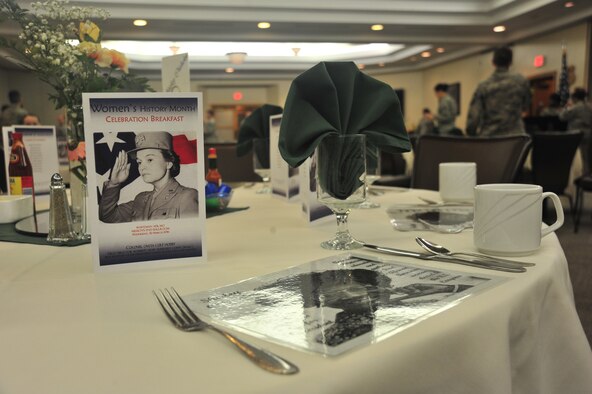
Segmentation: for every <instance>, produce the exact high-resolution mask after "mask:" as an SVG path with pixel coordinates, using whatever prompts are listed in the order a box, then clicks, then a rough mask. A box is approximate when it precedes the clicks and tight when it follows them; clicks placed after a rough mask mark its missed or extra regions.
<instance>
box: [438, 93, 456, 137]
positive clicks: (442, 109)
mask: <svg viewBox="0 0 592 394" xmlns="http://www.w3.org/2000/svg"><path fill="white" fill-rule="evenodd" d="M434 92H435V93H436V97H437V98H438V114H437V115H436V116H435V118H434V119H435V120H436V122H438V133H439V134H441V135H450V134H451V132H452V130H454V129H456V125H455V124H454V120H455V119H456V114H457V113H458V107H457V106H456V101H454V99H453V98H452V97H450V95H449V94H448V84H446V83H439V84H437V85H436V86H435V87H434Z"/></svg>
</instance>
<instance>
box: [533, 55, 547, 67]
mask: <svg viewBox="0 0 592 394" xmlns="http://www.w3.org/2000/svg"><path fill="white" fill-rule="evenodd" d="M533 64H534V66H535V67H537V68H538V67H543V66H544V65H545V55H536V56H535V57H534V62H533Z"/></svg>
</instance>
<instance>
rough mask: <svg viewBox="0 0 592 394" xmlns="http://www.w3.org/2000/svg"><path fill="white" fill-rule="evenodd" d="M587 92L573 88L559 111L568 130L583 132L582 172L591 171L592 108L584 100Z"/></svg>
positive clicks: (581, 146) (581, 145) (581, 143)
mask: <svg viewBox="0 0 592 394" xmlns="http://www.w3.org/2000/svg"><path fill="white" fill-rule="evenodd" d="M587 96H588V94H587V93H586V90H584V89H582V88H576V89H574V91H573V93H572V94H571V97H570V102H569V103H568V104H567V107H565V109H563V111H561V112H560V113H559V119H561V120H563V121H566V122H567V129H568V130H581V131H582V132H583V133H584V136H583V138H582V141H581V142H580V153H581V155H582V167H583V170H584V174H589V173H590V172H592V168H591V167H592V163H591V158H590V156H591V154H592V152H591V149H592V143H591V142H592V135H591V134H592V108H591V107H590V105H589V104H588V103H587V102H586V97H587Z"/></svg>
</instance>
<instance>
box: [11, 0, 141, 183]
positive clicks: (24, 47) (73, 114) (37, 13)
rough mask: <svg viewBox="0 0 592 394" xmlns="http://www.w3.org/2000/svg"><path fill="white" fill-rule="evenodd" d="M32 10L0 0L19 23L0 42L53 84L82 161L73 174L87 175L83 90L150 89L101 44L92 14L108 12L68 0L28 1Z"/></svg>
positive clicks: (13, 1) (72, 154) (74, 153)
mask: <svg viewBox="0 0 592 394" xmlns="http://www.w3.org/2000/svg"><path fill="white" fill-rule="evenodd" d="M31 8H32V10H33V11H30V10H28V9H24V8H22V7H20V6H19V5H18V4H17V2H16V0H0V16H1V17H2V19H3V20H5V19H8V20H12V21H14V22H16V23H18V25H19V26H20V28H21V30H22V31H21V32H20V34H19V36H18V39H16V40H9V39H6V38H0V45H2V46H4V47H8V48H10V49H12V50H13V52H14V53H15V56H16V58H17V59H18V60H20V61H21V63H22V64H23V65H24V67H26V68H27V69H29V70H30V71H31V72H33V73H35V74H36V75H37V76H38V77H39V79H41V80H42V81H44V82H46V83H47V84H49V85H50V86H51V87H53V89H54V92H53V93H51V94H50V99H51V100H52V101H53V103H54V104H55V107H56V109H60V108H65V109H66V111H67V115H68V118H69V126H70V127H69V128H68V149H69V151H70V155H69V157H70V158H71V159H72V158H74V157H75V156H76V157H77V159H78V160H79V161H80V167H79V168H78V171H73V173H74V174H75V175H76V176H77V177H79V178H80V179H81V180H82V181H85V178H86V167H85V162H84V159H85V156H84V128H83V123H82V93H83V92H134V91H136V92H140V91H151V90H152V89H150V87H149V86H148V84H147V82H148V81H147V79H145V78H140V77H137V76H133V75H131V74H129V73H128V63H129V61H128V59H127V58H126V57H125V55H124V54H122V53H120V52H118V51H115V50H112V49H107V48H103V47H102V46H101V36H102V32H101V29H100V28H99V26H98V25H96V24H95V23H94V22H93V21H92V19H103V20H104V19H106V18H107V17H108V14H107V12H106V11H104V10H102V9H99V8H94V7H78V6H71V5H70V4H69V0H48V1H44V2H35V3H32V4H31Z"/></svg>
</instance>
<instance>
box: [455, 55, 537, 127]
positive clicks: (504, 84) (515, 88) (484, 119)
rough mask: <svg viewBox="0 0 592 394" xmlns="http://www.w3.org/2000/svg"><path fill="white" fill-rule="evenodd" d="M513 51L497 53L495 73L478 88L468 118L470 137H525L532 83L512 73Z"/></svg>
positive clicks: (494, 57)
mask: <svg viewBox="0 0 592 394" xmlns="http://www.w3.org/2000/svg"><path fill="white" fill-rule="evenodd" d="M511 64H512V50H511V49H510V48H508V47H502V48H498V49H496V50H495V52H494V53H493V65H494V66H495V72H494V73H493V74H492V75H491V76H490V77H489V78H488V79H486V80H485V81H483V82H481V83H480V84H479V86H477V90H475V93H474V94H473V98H472V100H471V105H470V107H469V115H468V118H467V134H469V135H480V136H492V135H510V134H524V133H525V131H524V123H523V122H522V112H524V111H528V108H529V106H530V87H529V83H528V80H527V79H526V78H524V77H523V76H522V75H520V74H515V73H510V72H509V70H508V69H509V67H510V65H511Z"/></svg>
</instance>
